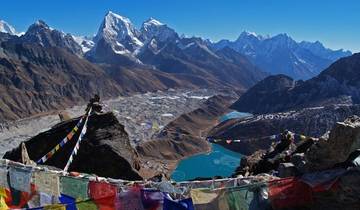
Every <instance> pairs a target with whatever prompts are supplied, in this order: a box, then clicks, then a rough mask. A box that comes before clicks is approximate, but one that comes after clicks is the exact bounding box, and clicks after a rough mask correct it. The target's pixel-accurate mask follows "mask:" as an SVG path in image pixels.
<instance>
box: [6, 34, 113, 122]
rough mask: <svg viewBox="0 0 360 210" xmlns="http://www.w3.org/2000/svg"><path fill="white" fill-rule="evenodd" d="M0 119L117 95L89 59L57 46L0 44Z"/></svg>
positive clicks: (110, 80) (11, 118) (101, 72)
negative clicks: (81, 57)
mask: <svg viewBox="0 0 360 210" xmlns="http://www.w3.org/2000/svg"><path fill="white" fill-rule="evenodd" d="M0 93H1V94H0V121H5V120H14V119H18V118H20V117H25V116H29V115H31V114H34V113H38V112H43V111H47V110H50V109H57V108H60V107H63V106H66V105H74V104H77V103H79V102H83V101H84V100H86V99H88V98H90V97H91V96H92V95H93V94H95V93H99V94H100V95H102V96H103V97H110V96H115V95H118V94H120V89H119V88H118V86H117V84H116V82H115V81H113V80H112V79H111V78H110V77H108V76H107V75H106V74H105V72H104V71H103V70H102V69H100V68H98V67H97V66H95V65H93V64H91V63H90V62H88V61H86V60H84V59H79V58H78V57H77V56H75V55H73V54H71V53H69V52H67V51H65V50H63V49H60V48H43V47H40V46H38V45H27V44H22V43H16V42H12V41H9V42H3V43H1V53H0Z"/></svg>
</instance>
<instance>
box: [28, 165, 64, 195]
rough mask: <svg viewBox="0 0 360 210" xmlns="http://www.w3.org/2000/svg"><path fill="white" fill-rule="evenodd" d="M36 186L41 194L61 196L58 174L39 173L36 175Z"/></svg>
mask: <svg viewBox="0 0 360 210" xmlns="http://www.w3.org/2000/svg"><path fill="white" fill-rule="evenodd" d="M34 184H35V185H36V187H37V189H38V190H39V191H41V192H44V193H47V194H50V195H54V196H59V195H60V181H59V175H58V174H56V173H49V172H45V171H37V172H35V174H34Z"/></svg>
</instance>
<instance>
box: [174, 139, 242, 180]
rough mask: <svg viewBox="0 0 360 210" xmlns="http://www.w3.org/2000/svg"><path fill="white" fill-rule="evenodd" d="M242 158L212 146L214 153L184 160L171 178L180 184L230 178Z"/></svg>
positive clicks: (219, 147)
mask: <svg viewBox="0 0 360 210" xmlns="http://www.w3.org/2000/svg"><path fill="white" fill-rule="evenodd" d="M241 157H242V155H241V154H239V153H236V152H233V151H230V150H228V149H225V148H224V147H222V146H220V145H217V144H212V151H211V152H210V153H209V154H200V155H194V156H191V157H189V158H187V159H184V160H182V161H181V162H180V163H179V165H178V166H177V168H176V170H175V171H174V172H173V174H172V176H171V178H172V179H173V180H175V181H178V182H179V181H186V180H190V179H195V178H196V177H213V176H223V177H228V176H231V174H232V173H233V172H234V171H235V169H236V167H238V166H239V164H240V159H241Z"/></svg>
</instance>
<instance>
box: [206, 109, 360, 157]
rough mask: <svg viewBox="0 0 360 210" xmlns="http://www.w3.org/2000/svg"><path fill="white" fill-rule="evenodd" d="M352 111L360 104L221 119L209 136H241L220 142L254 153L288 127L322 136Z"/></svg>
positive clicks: (359, 113)
mask: <svg viewBox="0 0 360 210" xmlns="http://www.w3.org/2000/svg"><path fill="white" fill-rule="evenodd" d="M351 115H360V105H331V106H326V107H314V108H305V109H300V110H297V111H289V112H280V113H274V114H263V115H256V116H254V117H252V118H247V119H240V120H239V119H233V120H229V121H226V122H224V123H221V124H219V125H218V126H216V127H215V128H214V129H212V130H211V132H210V133H209V136H210V137H214V138H216V139H241V142H236V143H235V142H233V143H231V144H227V143H226V142H218V144H221V145H222V146H224V147H226V148H227V149H230V150H233V151H236V152H239V153H242V154H244V155H251V154H252V153H254V152H256V151H257V150H260V149H263V150H264V149H265V150H266V149H268V148H269V146H270V145H271V144H272V143H273V142H275V141H276V140H274V139H271V138H270V137H271V136H272V135H277V134H279V133H282V132H283V131H284V130H286V129H288V130H290V131H292V132H294V133H297V134H302V135H306V136H312V137H320V136H322V135H323V134H324V133H326V132H327V131H328V130H330V129H331V128H332V127H333V126H334V125H335V124H336V122H339V121H344V120H345V119H346V118H347V117H349V116H351Z"/></svg>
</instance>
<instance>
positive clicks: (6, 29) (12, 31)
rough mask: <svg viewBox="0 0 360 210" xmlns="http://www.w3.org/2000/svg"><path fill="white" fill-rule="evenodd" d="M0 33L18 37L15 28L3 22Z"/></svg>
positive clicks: (0, 24) (0, 21) (0, 23)
mask: <svg viewBox="0 0 360 210" xmlns="http://www.w3.org/2000/svg"><path fill="white" fill-rule="evenodd" d="M0 32H2V33H8V34H10V35H17V33H16V31H15V28H14V27H12V26H11V25H10V24H8V23H7V22H5V21H3V20H0Z"/></svg>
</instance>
